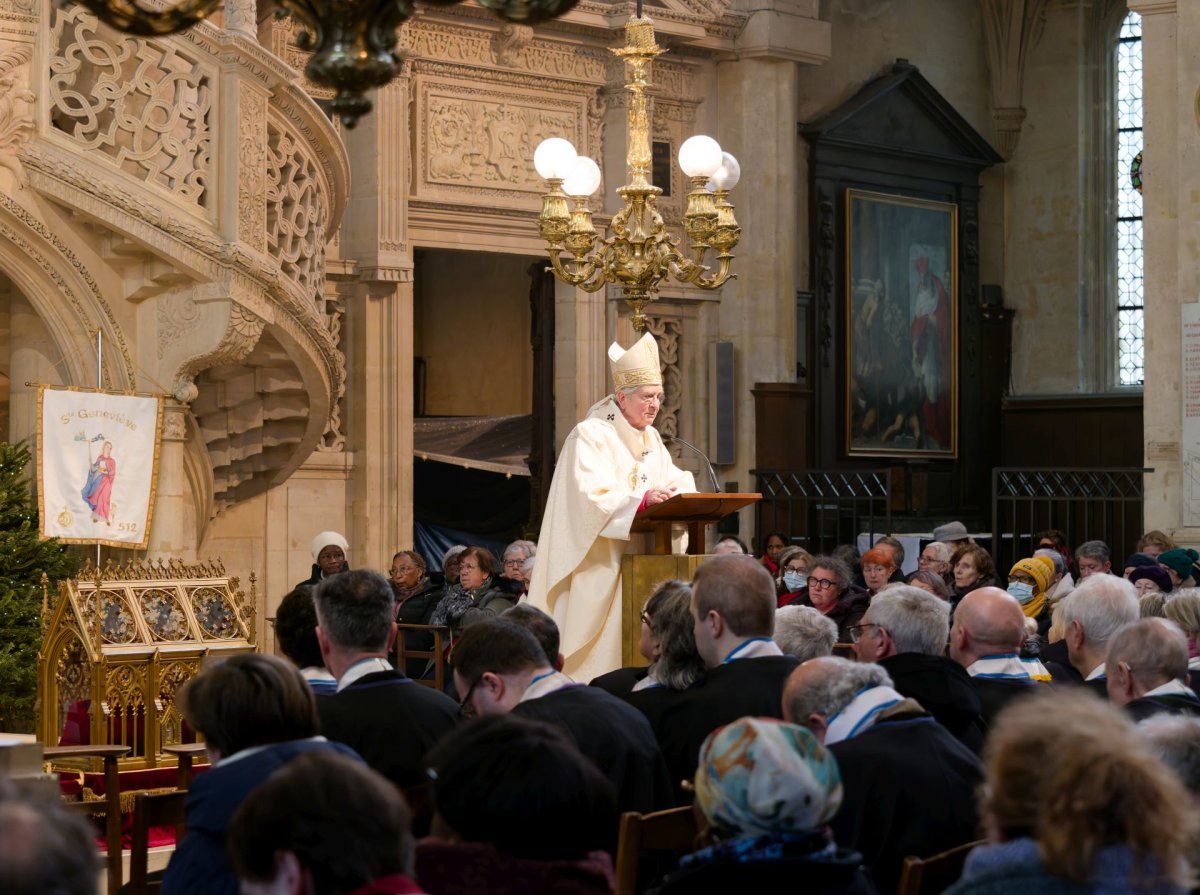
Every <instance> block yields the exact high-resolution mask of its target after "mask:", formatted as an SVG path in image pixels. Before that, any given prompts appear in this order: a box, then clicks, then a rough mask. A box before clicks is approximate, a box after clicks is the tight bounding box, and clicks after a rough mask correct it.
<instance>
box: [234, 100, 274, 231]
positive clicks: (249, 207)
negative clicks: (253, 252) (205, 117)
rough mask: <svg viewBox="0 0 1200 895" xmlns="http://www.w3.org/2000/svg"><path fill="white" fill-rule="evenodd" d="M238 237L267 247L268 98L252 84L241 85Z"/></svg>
mask: <svg viewBox="0 0 1200 895" xmlns="http://www.w3.org/2000/svg"><path fill="white" fill-rule="evenodd" d="M237 126H238V171H237V178H238V200H237V201H238V216H237V234H238V239H239V240H241V241H242V242H244V243H246V245H249V246H252V247H253V248H255V249H257V250H258V251H260V252H261V251H264V250H265V249H266V237H267V205H266V201H265V198H264V194H265V192H266V179H267V170H266V162H267V97H266V95H265V94H264V93H262V92H261V91H259V90H256V89H255V88H254V87H252V86H251V85H250V84H247V83H244V82H243V83H240V84H238V124H237Z"/></svg>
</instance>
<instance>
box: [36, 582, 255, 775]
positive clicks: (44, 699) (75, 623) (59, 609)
mask: <svg viewBox="0 0 1200 895" xmlns="http://www.w3.org/2000/svg"><path fill="white" fill-rule="evenodd" d="M255 598H256V594H255V578H254V575H253V573H251V575H250V594H249V595H247V594H246V593H245V592H244V591H242V590H241V589H240V587H239V581H238V579H237V578H236V577H232V578H231V577H228V576H226V574H225V569H224V567H223V566H222V565H221V563H220V561H216V562H211V563H183V562H180V561H178V560H174V559H173V560H171V561H170V562H167V563H164V562H162V561H161V560H160V561H157V562H153V561H151V562H147V561H142V560H136V561H135V560H131V561H129V562H127V563H124V564H120V565H114V564H113V563H112V562H111V561H110V562H109V563H107V564H106V565H105V566H103V567H102V568H96V567H94V566H92V565H91V563H90V562H89V563H88V564H87V565H86V566H85V567H84V568H83V569H82V570H81V571H80V573H79V576H78V577H77V578H74V579H70V580H67V581H63V582H61V583H60V584H59V589H58V595H57V599H56V600H55V601H53V605H51V602H52V599H51V595H50V593H49V590H48V587H47V586H46V585H45V584H43V611H42V650H41V652H40V653H39V654H38V691H39V697H40V698H39V703H40V706H41V708H40V716H39V719H38V733H39V739H41V740H42V742H44V743H46V744H48V745H50V744H57V745H60V746H74V745H106V744H120V745H128V746H130V747H131V748H130V752H129V755H128V756H127V757H126V758H123V759H122V760H121V765H122V767H124V768H129V769H136V768H153V767H158V766H159V764H160V763H163V764H173V763H174V759H168V760H167V761H165V762H164V761H163V755H162V750H163V747H165V746H171V745H177V744H180V743H186V742H194V741H195V739H196V736H195V733H194V732H193V731H191V730H190V729H189V728H188V727H187V725H186V724H185V723H184V721H183V718H182V716H181V715H180V713H179V708H178V705H177V700H176V697H177V694H178V693H179V690H180V688H181V687H182V686H183V685H184V684H185V683H186V682H187V681H189V680H191V679H192V678H193V677H195V675H196V674H197V673H198V672H199V670H200V666H201V664H202V663H203V662H204V661H205V660H208V659H212V658H218V657H221V656H227V655H231V654H233V653H239V652H253V651H254V650H255V626H254V607H255V602H256V600H255Z"/></svg>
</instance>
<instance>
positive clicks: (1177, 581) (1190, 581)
mask: <svg viewBox="0 0 1200 895" xmlns="http://www.w3.org/2000/svg"><path fill="white" fill-rule="evenodd" d="M1197 560H1200V553H1197V552H1196V551H1195V550H1193V549H1192V548H1191V547H1176V548H1175V549H1174V550H1168V551H1166V552H1165V553H1162V554H1160V555H1159V557H1158V564H1159V565H1161V566H1162V567H1163V568H1164V569H1166V571H1167V574H1168V575H1169V576H1170V577H1171V587H1172V588H1180V587H1195V586H1196V579H1195V577H1194V569H1193V568H1192V567H1193V566H1194V565H1195V564H1196V561H1197Z"/></svg>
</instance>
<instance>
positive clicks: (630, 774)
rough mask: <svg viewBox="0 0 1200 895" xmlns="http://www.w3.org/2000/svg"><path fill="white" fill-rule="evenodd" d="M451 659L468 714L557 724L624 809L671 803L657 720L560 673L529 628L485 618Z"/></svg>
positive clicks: (649, 808)
mask: <svg viewBox="0 0 1200 895" xmlns="http://www.w3.org/2000/svg"><path fill="white" fill-rule="evenodd" d="M739 562H744V560H739ZM746 565H751V564H750V563H746ZM758 568H761V567H758ZM763 574H766V573H765V572H763ZM547 619H549V616H547ZM549 620H550V621H553V619H549ZM450 661H451V664H452V665H453V669H454V671H453V675H454V685H455V687H456V688H457V689H458V692H459V694H460V695H461V697H462V712H463V714H464V715H467V716H468V717H471V716H475V717H490V716H492V715H506V714H508V713H509V712H514V713H515V714H517V715H519V716H521V717H523V718H530V719H533V720H537V721H545V722H546V723H548V724H552V725H553V726H555V727H557V728H559V729H560V730H562V731H564V732H565V733H566V734H567V735H568V736H570V737H571V739H572V740H574V742H575V744H576V745H577V746H578V747H579V750H580V751H581V752H582V753H583V754H584V755H586V756H587V757H588V758H589V759H591V761H592V762H593V763H594V764H595V765H596V767H597V768H599V769H600V771H601V772H602V773H603V774H604V775H605V776H606V777H608V779H609V780H610V781H611V782H612V784H613V788H614V789H615V790H616V793H617V804H618V807H619V808H620V809H621V810H622V811H641V812H648V811H657V810H659V809H661V808H667V807H670V805H671V802H672V797H671V782H670V778H668V777H667V769H666V765H665V764H664V763H663V757H662V753H661V751H660V750H659V748H658V742H657V741H656V740H655V738H654V731H653V730H651V728H650V723H649V722H648V721H647V720H646V719H645V717H643V716H642V714H641V713H640V712H639V711H638V710H637V709H635V708H633V707H632V706H630V705H629V704H628V703H626V702H624V701H623V700H621V699H618V698H617V697H615V696H613V695H612V694H611V693H606V692H605V691H604V690H601V689H600V688H599V687H588V686H584V685H582V684H576V683H575V682H574V681H572V680H571V679H570V678H569V677H567V676H566V675H565V674H563V673H562V672H561V671H555V669H554V666H553V665H551V664H550V662H549V660H548V659H547V657H546V653H545V651H544V650H543V649H542V645H541V644H540V643H538V641H537V638H536V637H534V635H533V633H532V632H530V631H529V630H528V629H527V628H525V627H523V626H522V625H520V624H517V623H516V622H512V621H509V620H508V619H505V618H495V619H485V620H484V621H481V622H479V623H478V624H475V625H472V626H471V627H469V628H467V630H466V631H465V632H464V633H463V636H462V638H461V639H460V640H459V642H458V644H457V645H456V646H455V647H454V652H453V653H452V654H451V657H450Z"/></svg>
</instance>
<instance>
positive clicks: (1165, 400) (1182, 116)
mask: <svg viewBox="0 0 1200 895" xmlns="http://www.w3.org/2000/svg"><path fill="white" fill-rule="evenodd" d="M1129 8H1130V9H1131V10H1132V11H1134V12H1139V13H1141V15H1142V59H1143V72H1144V79H1145V80H1144V96H1145V120H1144V126H1145V145H1146V146H1147V147H1148V148H1147V151H1146V167H1147V172H1148V174H1147V177H1146V179H1145V184H1144V187H1143V193H1142V195H1143V215H1144V222H1145V223H1144V226H1145V259H1144V276H1145V280H1144V290H1145V291H1144V297H1145V307H1146V312H1145V364H1146V367H1145V383H1146V384H1145V387H1144V395H1145V404H1144V422H1143V427H1144V431H1145V440H1146V454H1145V464H1146V466H1148V467H1153V469H1154V472H1152V473H1148V474H1147V475H1146V498H1145V526H1146V528H1147V529H1151V528H1159V529H1162V530H1164V531H1166V532H1167V533H1168V534H1171V535H1172V536H1174V537H1175V538H1177V539H1179V540H1180V541H1182V542H1184V543H1191V544H1195V543H1197V542H1198V541H1200V528H1195V527H1193V528H1191V529H1188V528H1185V527H1184V512H1183V509H1184V504H1183V501H1184V496H1185V493H1186V491H1187V488H1188V485H1187V482H1186V481H1184V479H1183V476H1182V472H1183V466H1182V458H1183V457H1184V456H1185V455H1186V454H1187V453H1190V452H1193V451H1195V450H1196V446H1192V445H1187V444H1182V440H1183V419H1182V412H1183V410H1182V401H1181V398H1180V385H1181V381H1182V375H1181V374H1182V370H1181V363H1180V347H1181V344H1180V329H1181V326H1180V317H1181V306H1182V305H1183V304H1185V303H1190V302H1194V301H1196V300H1197V297H1198V295H1197V285H1198V284H1197V276H1198V273H1200V272H1198V271H1197V269H1196V265H1195V262H1194V259H1193V257H1192V254H1193V253H1192V251H1191V250H1190V248H1189V247H1190V246H1193V245H1194V244H1195V240H1196V237H1197V235H1200V234H1198V232H1197V231H1198V230H1200V224H1197V214H1198V211H1200V209H1198V208H1197V203H1198V202H1200V199H1198V198H1197V197H1196V189H1197V186H1198V185H1200V177H1198V176H1197V174H1196V173H1195V170H1194V168H1195V156H1196V152H1197V148H1198V147H1200V141H1198V140H1197V139H1196V136H1195V132H1196V122H1195V111H1194V110H1193V108H1192V100H1193V96H1194V91H1195V88H1196V84H1197V83H1200V79H1198V76H1197V73H1196V71H1195V68H1196V66H1195V63H1194V62H1193V60H1192V59H1191V48H1193V47H1194V46H1195V38H1194V35H1195V33H1196V29H1197V25H1198V24H1200V10H1197V9H1194V8H1193V5H1192V4H1180V6H1179V8H1178V10H1177V8H1176V3H1175V2H1174V0H1170V2H1163V0H1130V3H1129ZM1189 33H1190V35H1191V36H1192V39H1191V40H1189V39H1187V38H1188V36H1189ZM1150 171H1153V174H1149V172H1150ZM1189 194H1190V198H1189Z"/></svg>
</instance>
